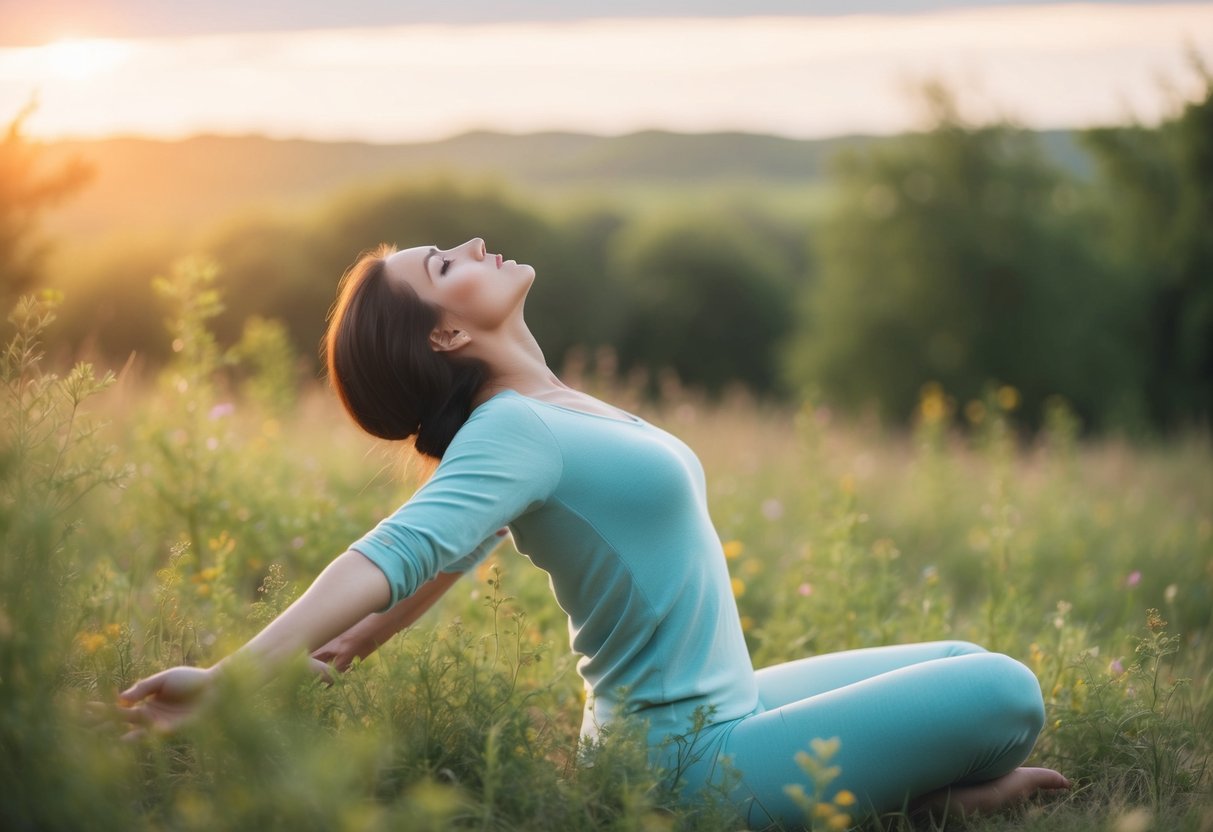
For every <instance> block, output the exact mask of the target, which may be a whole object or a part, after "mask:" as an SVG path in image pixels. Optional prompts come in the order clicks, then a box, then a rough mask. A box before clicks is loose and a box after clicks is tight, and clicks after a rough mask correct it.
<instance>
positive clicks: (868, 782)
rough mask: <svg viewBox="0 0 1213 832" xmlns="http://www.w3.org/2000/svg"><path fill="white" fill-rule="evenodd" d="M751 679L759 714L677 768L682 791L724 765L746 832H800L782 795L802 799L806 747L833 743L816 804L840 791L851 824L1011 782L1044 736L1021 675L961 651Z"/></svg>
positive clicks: (719, 729) (999, 658)
mask: <svg viewBox="0 0 1213 832" xmlns="http://www.w3.org/2000/svg"><path fill="white" fill-rule="evenodd" d="M755 676H756V680H757V683H758V695H759V706H758V707H757V708H756V709H755V711H754V712H753V713H751V714H749V715H747V716H744V717H741V718H740V719H735V720H731V721H729V722H723V723H718V724H716V725H713V726H711V727H710V728H708V729H707V730H706V731H705V732H703V733H702V734H701V735H700V742H699V743H698V746H699V749H700V750H701V751H703V752H704V753H703V754H702V755H701V756H699V757H698V760H697V761H694V762H692V763H690V764H689V766H687V767H686V768H685V774H686V778H687V779H686V781H685V788H687V789H689V790H692V791H694V790H695V789H697V788H698V787H701V786H703V785H704V784H706V783H709V782H711V783H719V782H720V779H721V777H722V776H723V775H724V774H725V771H726V769H727V768H728V767H727V766H723V765H721V764H720V758H722V757H727V758H728V760H729V762H730V763H731V767H732V768H733V769H734V773H735V774H739V775H740V782H739V783H738V784H737V785H736V787H735V788H734V789H733V790H732V791H731V799H732V800H733V801H734V802H735V803H736V804H737V806H738V808H739V809H740V810H741V813H742V817H744V818H746V819H747V822H748V823H749V824H750V826H751V827H752V828H757V829H761V828H763V827H766V826H768V825H770V824H772V823H777V824H781V825H783V826H784V827H786V828H789V829H796V828H801V827H803V825H804V823H805V815H804V812H803V810H802V809H801V808H800V807H799V806H798V805H797V804H796V803H795V801H793V800H792V798H790V797H789V796H788V795H787V794H786V793H785V791H784V786H786V785H789V784H793V783H799V784H801V785H802V786H803V787H804V789H805V791H806V792H808V793H810V794H811V793H812V791H813V787H812V783H811V782H810V781H809V779H808V777H807V776H806V775H805V773H804V771H803V769H801V767H800V766H799V765H798V764H797V763H796V761H795V755H796V752H798V751H809V750H810V748H809V743H810V741H811V740H813V739H814V738H821V739H829V738H831V737H838V739H839V741H840V746H839V749H838V751H837V752H836V753H835V755H834V756H833V757H832V758H831V760H830V764H831V765H836V766H838V767H839V768H840V769H841V773H840V774H839V776H838V777H837V779H835V780H834V781H832V782H831V783H830V784H829V786H828V787H827V789H826V792H825V794H824V795H823V799H824V800H827V801H828V800H832V799H833V797H834V795H836V794H837V793H838V792H839V791H840V790H842V789H846V790H848V791H850V792H851V793H852V794H854V795H855V797H856V798H857V802H856V803H855V804H854V805H852V806H850V807H849V810H850V813H851V816H852V818H853V819H855V820H858V819H859V818H860V817H861V816H862V815H864V814H867V813H873V812H886V811H891V810H899V809H902V808H904V807H905V805H906V804H907V803H908V802H909V801H910V800H911V799H912V798H914V797H917V796H919V795H922V794H925V793H927V792H930V791H934V790H935V789H938V788H942V787H943V786H948V785H954V784H956V785H962V784H969V783H979V782H982V781H984V780H990V779H993V778H995V777H999V776H1001V775H1003V774H1006V773H1007V772H1010V771H1012V770H1013V769H1015V768H1016V767H1018V766H1019V765H1020V764H1022V763H1023V761H1024V760H1025V759H1027V757H1028V754H1029V752H1031V750H1032V746H1033V745H1034V744H1035V742H1036V736H1037V734H1039V733H1040V729H1041V727H1042V726H1043V724H1044V702H1043V700H1042V698H1041V693H1040V684H1039V682H1038V681H1037V680H1036V676H1035V675H1034V674H1033V673H1032V671H1030V670H1029V669H1028V668H1027V667H1025V666H1024V665H1022V664H1020V663H1019V662H1017V661H1016V660H1014V659H1012V658H1010V657H1009V656H1004V655H1002V654H1001V653H990V652H987V651H986V650H985V649H984V648H982V647H979V646H978V645H976V644H970V643H969V642H964V641H934V642H925V643H921V644H901V645H894V646H889V647H871V648H866V649H862V650H847V651H844V652H839V653H826V654H823V655H820V656H813V657H811V658H807V659H800V660H798V661H792V662H787V663H786V664H780V665H775V666H773V667H767V668H764V669H762V670H759V671H757V673H756V674H755ZM667 764H668V761H667Z"/></svg>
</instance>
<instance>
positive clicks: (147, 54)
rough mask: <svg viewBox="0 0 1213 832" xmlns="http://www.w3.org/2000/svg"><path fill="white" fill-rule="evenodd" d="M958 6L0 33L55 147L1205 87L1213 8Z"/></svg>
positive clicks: (840, 113)
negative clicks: (180, 32)
mask: <svg viewBox="0 0 1213 832" xmlns="http://www.w3.org/2000/svg"><path fill="white" fill-rule="evenodd" d="M132 1H133V0H127V2H132ZM772 2H774V0H772ZM916 2H917V3H918V5H923V4H927V5H929V4H930V2H931V0H916ZM940 2H943V0H937V4H938V3H940ZM111 5H113V4H111ZM869 5H873V4H872V3H869ZM875 5H881V4H880V3H875ZM886 5H887V4H886ZM943 5H944V6H945V8H935V9H933V10H929V11H916V12H914V13H910V14H905V13H903V14H893V13H882V14H875V13H863V14H845V15H839V14H836V15H816V16H813V15H803V16H799V17H797V16H783V17H771V16H765V17H764V16H748V17H731V18H721V17H689V16H688V17H667V18H655V17H644V18H642V17H613V18H596V19H592V20H571V21H570V20H545V21H538V22H535V21H530V22H518V21H511V22H491V23H467V24H463V25H453V24H448V23H423V24H409V25H393V26H378V27H369V26H366V25H365V24H364V23H361V22H351V23H350V25H345V26H342V27H338V28H329V29H308V30H283V31H244V32H237V33H228V34H192V35H186V36H155V37H144V38H129V37H128V38H108V39H107V38H92V39H80V40H61V41H56V42H53V43H46V44H42V45H39V46H22V47H0V113H3V114H4V115H5V116H8V117H12V116H15V115H16V114H17V113H18V112H20V111H21V110H22V108H23V107H24V106H25V105H26V103H27V102H28V101H30V100H31V99H33V98H36V99H37V101H38V106H37V107H36V109H34V110H33V112H32V113H31V114H30V115H29V118H28V119H27V120H26V122H25V125H24V128H25V132H26V134H27V135H28V136H30V137H32V138H38V139H42V140H54V141H87V140H92V139H97V138H101V137H128V138H148V139H159V140H181V139H184V138H186V137H190V136H200V135H217V136H248V135H256V136H263V137H265V138H270V139H275V140H294V139H298V140H310V141H324V142H342V141H355V142H365V143H369V144H377V145H393V144H418V143H425V142H435V141H440V140H446V139H450V138H453V137H456V136H459V135H463V134H466V133H469V132H475V131H487V132H493V133H498V134H503V135H531V134H535V133H546V132H557V133H559V132H567V133H580V134H586V135H595V136H603V137H618V136H622V135H629V134H632V133H636V132H642V131H646V130H657V131H668V132H672V133H680V134H705V133H730V132H731V133H749V134H754V135H764V136H776V137H780V138H787V139H824V138H834V137H845V136H887V135H897V134H900V133H905V132H912V131H914V130H919V129H922V128H923V127H924V126H925V124H926V122H925V119H924V117H925V115H926V114H925V113H924V112H923V107H922V102H921V100H920V99H921V96H920V95H917V94H916V92H917V90H919V89H921V87H922V85H923V83H924V82H926V81H928V80H938V81H941V82H943V83H945V84H946V85H947V86H948V87H949V89H951V90H952V92H953V93H954V94H955V96H956V103H957V108H958V111H959V113H960V115H961V117H962V118H963V119H964V120H966V121H968V122H971V123H988V122H992V121H1002V120H1010V121H1012V122H1014V123H1018V124H1020V125H1021V126H1024V127H1026V128H1029V129H1033V130H1067V129H1082V128H1085V127H1089V126H1097V125H1123V124H1127V123H1145V124H1152V123H1156V122H1158V121H1160V120H1162V119H1163V118H1166V117H1167V116H1168V115H1169V114H1170V113H1172V112H1173V111H1174V110H1175V108H1176V107H1177V106H1178V105H1180V104H1182V102H1183V101H1185V100H1188V99H1189V97H1190V95H1191V94H1192V93H1193V92H1196V91H1197V90H1196V86H1197V85H1196V83H1195V82H1196V80H1197V79H1195V78H1193V76H1194V75H1195V74H1196V73H1195V72H1194V68H1193V66H1192V65H1191V61H1190V58H1189V54H1190V55H1192V56H1195V57H1196V58H1197V60H1198V61H1202V62H1204V64H1205V65H1206V66H1210V65H1213V4H1211V3H1195V4H1193V3H1188V4H1184V3H1173V4H1159V3H1130V2H1125V3H1113V4H1105V5H1093V4H1064V3H1062V4H1056V3H1047V2H1043V3H1041V2H1038V3H1029V4H1023V3H1020V4H1002V5H986V6H981V7H965V8H952V7H947V3H943ZM1077 31H1081V32H1082V33H1083V38H1082V39H1081V41H1079V40H1078V39H1077V38H1075V36H1074V33H1075V32H1077Z"/></svg>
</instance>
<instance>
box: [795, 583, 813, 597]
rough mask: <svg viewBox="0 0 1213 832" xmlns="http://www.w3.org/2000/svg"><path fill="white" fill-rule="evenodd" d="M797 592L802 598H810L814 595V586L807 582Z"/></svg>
mask: <svg viewBox="0 0 1213 832" xmlns="http://www.w3.org/2000/svg"><path fill="white" fill-rule="evenodd" d="M796 591H797V592H799V593H800V595H801V597H803V598H808V597H809V596H810V595H812V594H813V585H812V584H811V583H809V582H808V581H805V582H804V583H802V584H801V585H800V586H798V587H797V588H796Z"/></svg>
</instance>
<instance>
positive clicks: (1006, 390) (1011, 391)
mask: <svg viewBox="0 0 1213 832" xmlns="http://www.w3.org/2000/svg"><path fill="white" fill-rule="evenodd" d="M998 406H999V407H1001V408H1002V409H1003V410H1014V409H1015V408H1017V407H1019V391H1018V390H1016V389H1015V388H1014V387H1012V386H1011V385H1009V384H1004V385H1003V386H1002V387H999V388H998Z"/></svg>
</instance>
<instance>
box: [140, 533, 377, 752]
mask: <svg viewBox="0 0 1213 832" xmlns="http://www.w3.org/2000/svg"><path fill="white" fill-rule="evenodd" d="M390 595H391V589H390V587H389V586H388V582H387V579H386V578H385V577H384V575H383V572H382V571H381V570H380V569H379V567H377V566H375V564H373V563H371V562H370V561H369V560H368V559H367V558H365V557H363V556H362V555H360V554H359V553H358V552H355V551H353V550H350V551H347V552H345V553H343V554H342V555H340V556H339V557H337V559H336V560H334V561H333V562H332V563H330V564H329V565H328V566H327V567H326V568H325V569H324V571H323V572H321V573H320V575H319V576H317V578H316V580H315V581H313V582H312V585H311V586H310V587H308V589H307V591H306V592H304V593H303V595H301V596H299V598H298V599H296V601H295V603H293V604H291V605H290V606H289V607H287V608H286V610H284V611H283V612H282V613H281V614H280V615H279V616H278V617H277V618H275V619H274V620H273V621H271V622H270V623H269V624H268V625H267V626H266V627H265V629H263V630H262V631H261V632H260V633H258V634H257V635H255V636H254V637H253V638H252V639H250V640H249V642H248V643H247V644H245V645H244V646H243V647H241V648H240V649H239V650H237V651H236V652H234V653H232V654H231V655H230V656H228V657H226V658H224V659H222V660H221V661H219V662H218V663H217V664H215V665H214V666H212V667H210V668H209V669H205V670H204V669H201V668H197V667H174V668H170V669H168V670H164V671H161V672H160V673H157V674H155V675H154V676H149V677H148V678H146V679H143V680H142V681H140V682H137V683H136V684H134V685H132V686H131V687H130V688H128V689H127V690H125V691H123V692H122V693H121V694H120V695H119V699H120V700H121V702H123V703H125V704H127V705H128V707H127V708H126V709H125V710H126V712H127V714H126V718H127V719H128V721H130V722H132V723H135V724H142V725H151V726H152V727H156V728H160V729H164V730H168V729H171V728H174V727H176V726H177V725H179V724H180V723H182V722H184V721H185V720H186V719H188V718H189V717H190V716H191V715H192V713H193V711H194V709H195V708H196V707H197V704H198V702H199V701H200V700H201V699H202V697H203V695H204V694H205V693H206V692H207V691H208V690H210V689H211V688H212V687H213V686H214V683H215V680H216V679H217V678H218V676H219V674H220V673H222V672H223V669H224V667H226V666H227V665H229V664H231V663H233V662H239V663H240V664H241V665H243V666H247V667H248V668H250V669H256V670H257V672H259V673H262V674H263V675H266V676H268V675H270V674H272V673H273V672H274V670H275V669H276V668H277V667H278V666H279V665H281V664H282V663H283V662H284V661H286V660H287V659H289V658H291V657H292V656H294V655H297V654H299V653H302V652H305V651H310V650H313V649H315V648H316V647H318V646H320V645H322V644H324V643H326V642H327V641H329V640H330V639H332V638H333V637H334V636H336V635H339V634H340V633H343V632H345V631H346V630H348V629H349V628H350V627H351V626H353V625H354V624H356V623H357V622H359V621H361V620H362V619H364V618H366V617H367V615H368V614H370V613H372V612H374V611H375V610H379V609H383V607H384V606H386V605H387V603H388V600H389V598H390Z"/></svg>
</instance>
